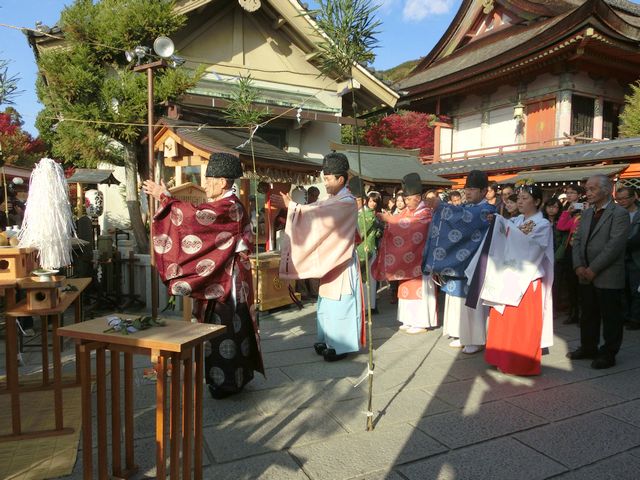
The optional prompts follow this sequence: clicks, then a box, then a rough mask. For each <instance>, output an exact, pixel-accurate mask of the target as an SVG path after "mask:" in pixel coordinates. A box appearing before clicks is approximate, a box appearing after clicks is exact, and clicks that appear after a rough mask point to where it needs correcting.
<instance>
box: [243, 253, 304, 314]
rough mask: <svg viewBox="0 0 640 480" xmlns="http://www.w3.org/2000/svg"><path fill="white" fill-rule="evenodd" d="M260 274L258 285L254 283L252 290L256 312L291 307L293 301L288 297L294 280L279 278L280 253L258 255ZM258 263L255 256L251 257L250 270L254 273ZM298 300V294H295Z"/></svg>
mask: <svg viewBox="0 0 640 480" xmlns="http://www.w3.org/2000/svg"><path fill="white" fill-rule="evenodd" d="M258 258H259V262H260V272H259V279H258V284H257V285H256V283H255V275H254V277H253V278H254V283H253V290H254V292H255V294H256V295H257V299H258V310H259V311H261V312H264V311H266V310H271V309H272V308H277V307H282V306H285V305H291V304H292V303H293V300H292V299H291V296H290V295H289V286H291V288H294V287H295V280H283V279H281V278H280V276H279V271H280V252H267V253H261V254H260V255H259V257H258ZM257 265H258V263H257V262H256V257H255V255H254V256H252V257H251V268H252V269H253V271H254V272H255V271H256V267H257ZM295 295H296V297H297V298H298V300H299V299H300V294H299V293H296V294H295Z"/></svg>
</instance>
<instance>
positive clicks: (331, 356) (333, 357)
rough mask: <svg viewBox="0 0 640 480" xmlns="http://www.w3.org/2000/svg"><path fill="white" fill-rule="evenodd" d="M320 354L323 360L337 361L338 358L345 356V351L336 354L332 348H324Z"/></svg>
mask: <svg viewBox="0 0 640 480" xmlns="http://www.w3.org/2000/svg"><path fill="white" fill-rule="evenodd" d="M322 356H323V357H324V361H325V362H337V361H338V360H342V359H344V358H347V354H346V353H341V354H340V355H338V354H337V353H336V351H335V350H334V349H333V348H325V349H324V352H322Z"/></svg>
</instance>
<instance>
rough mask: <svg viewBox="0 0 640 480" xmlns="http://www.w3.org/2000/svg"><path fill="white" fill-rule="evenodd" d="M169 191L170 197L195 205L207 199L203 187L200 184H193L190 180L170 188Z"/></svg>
mask: <svg viewBox="0 0 640 480" xmlns="http://www.w3.org/2000/svg"><path fill="white" fill-rule="evenodd" d="M169 192H171V196H172V197H174V198H176V199H178V200H180V201H183V202H189V203H191V204H193V205H196V206H197V205H200V204H201V203H205V202H206V201H207V193H206V191H205V189H204V188H203V187H201V186H200V185H195V184H194V183H191V182H187V183H183V184H182V185H178V186H177V187H173V188H170V189H169Z"/></svg>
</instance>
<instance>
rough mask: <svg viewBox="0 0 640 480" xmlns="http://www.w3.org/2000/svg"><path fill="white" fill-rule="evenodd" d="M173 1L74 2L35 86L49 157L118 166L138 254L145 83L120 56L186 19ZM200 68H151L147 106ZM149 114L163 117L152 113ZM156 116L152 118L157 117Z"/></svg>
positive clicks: (184, 85)
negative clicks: (151, 96) (61, 36)
mask: <svg viewBox="0 0 640 480" xmlns="http://www.w3.org/2000/svg"><path fill="white" fill-rule="evenodd" d="M174 4H175V2H174V1H173V0H101V1H99V2H96V3H94V2H93V1H92V0H75V2H74V3H73V4H72V5H70V6H68V7H66V8H65V9H64V10H63V11H62V17H61V20H60V26H61V28H62V31H63V32H64V36H65V42H64V45H63V47H61V48H60V47H57V46H56V47H50V48H43V49H42V51H41V53H40V55H39V58H38V68H39V70H40V73H41V74H42V76H41V78H40V79H39V80H38V82H37V85H36V88H37V92H38V97H39V99H40V101H41V102H42V103H43V105H44V107H45V108H44V109H43V110H42V111H41V112H40V114H39V116H38V119H37V121H36V126H37V127H38V129H39V130H40V133H41V136H42V137H43V139H44V140H45V141H46V142H47V143H48V144H50V145H51V146H52V153H53V155H54V156H55V157H56V158H60V159H63V160H64V161H65V163H67V164H73V165H75V166H78V167H86V168H92V167H95V165H96V164H97V163H98V162H99V161H108V162H112V163H115V164H117V165H124V167H125V172H126V203H127V208H128V210H129V217H130V220H131V227H132V229H133V231H134V235H135V238H136V243H137V245H138V249H139V250H140V251H148V238H147V234H146V232H145V228H144V225H143V223H142V217H141V214H140V204H139V202H138V185H137V177H138V166H139V165H140V167H141V173H146V167H145V165H146V162H145V159H146V157H145V155H144V152H145V149H144V148H143V146H142V143H141V142H142V140H143V139H144V137H145V135H146V126H140V124H143V125H144V124H145V123H146V120H147V84H146V82H147V80H146V76H145V75H144V74H140V73H135V72H133V71H132V69H131V65H130V64H129V63H128V62H127V60H126V58H125V55H124V51H125V50H131V49H132V48H133V47H135V46H137V45H143V46H146V45H151V44H152V43H153V41H154V39H155V38H157V37H158V36H159V35H171V34H172V33H173V32H175V31H176V30H178V29H179V28H181V27H182V26H183V25H184V24H185V21H186V17H185V16H184V15H177V14H176V13H175V12H174V6H175V5H174ZM201 73H202V70H200V69H199V70H196V71H191V70H187V69H180V68H178V69H170V68H167V69H163V70H156V71H155V75H154V78H155V82H154V104H155V105H161V104H163V103H164V102H167V101H171V100H175V99H177V98H178V97H179V96H181V95H182V94H183V93H184V92H185V91H186V90H187V89H188V88H190V87H192V86H193V85H195V83H196V81H197V80H198V79H199V78H200V75H201ZM155 113H156V115H157V114H160V113H162V112H161V111H160V110H159V108H156V112H155ZM156 118H157V117H156Z"/></svg>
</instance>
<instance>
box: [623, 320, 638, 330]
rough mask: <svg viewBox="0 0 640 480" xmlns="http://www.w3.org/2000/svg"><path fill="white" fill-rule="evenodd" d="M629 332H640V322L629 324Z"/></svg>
mask: <svg viewBox="0 0 640 480" xmlns="http://www.w3.org/2000/svg"><path fill="white" fill-rule="evenodd" d="M626 328H627V330H640V322H628V323H627V327H626Z"/></svg>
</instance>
